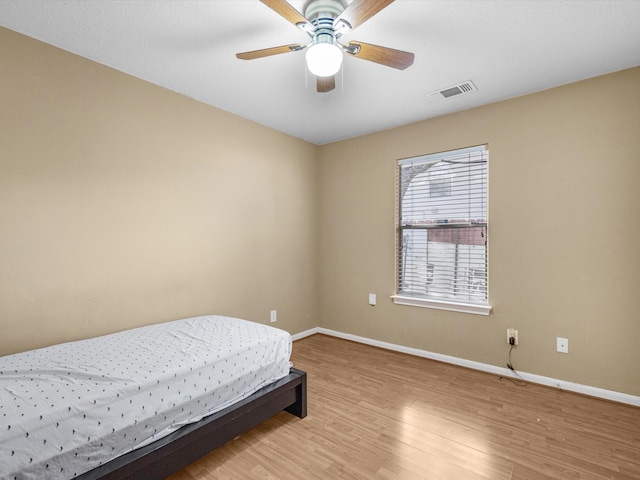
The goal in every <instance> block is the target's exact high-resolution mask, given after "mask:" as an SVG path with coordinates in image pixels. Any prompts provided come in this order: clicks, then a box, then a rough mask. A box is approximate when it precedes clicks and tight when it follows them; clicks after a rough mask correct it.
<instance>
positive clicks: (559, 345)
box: [556, 337, 569, 353]
mask: <svg viewBox="0 0 640 480" xmlns="http://www.w3.org/2000/svg"><path fill="white" fill-rule="evenodd" d="M556 351H558V352H560V353H569V339H568V338H562V337H558V338H556Z"/></svg>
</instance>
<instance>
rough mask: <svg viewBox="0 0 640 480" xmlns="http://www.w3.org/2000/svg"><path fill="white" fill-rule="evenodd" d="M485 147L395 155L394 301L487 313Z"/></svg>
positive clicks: (488, 310) (486, 157) (487, 154)
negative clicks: (396, 156) (396, 169)
mask: <svg viewBox="0 0 640 480" xmlns="http://www.w3.org/2000/svg"><path fill="white" fill-rule="evenodd" d="M488 160H489V152H488V150H487V148H486V146H479V147H471V148H465V149H461V150H453V151H449V152H443V153H437V154H433V155H424V156H420V157H414V158H408V159H404V160H400V161H399V162H398V205H397V206H398V217H397V218H398V239H397V262H396V263H397V266H398V272H397V294H396V295H394V296H393V300H394V302H395V303H399V304H405V305H416V306H425V307H433V308H444V309H447V310H457V311H463V312H469V313H480V314H485V315H487V314H489V312H490V310H491V307H490V306H489V305H488V295H487V278H488V277H487V174H488Z"/></svg>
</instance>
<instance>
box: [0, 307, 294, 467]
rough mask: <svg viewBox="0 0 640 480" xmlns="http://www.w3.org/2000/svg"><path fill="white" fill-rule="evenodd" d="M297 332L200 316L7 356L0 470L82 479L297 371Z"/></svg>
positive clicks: (2, 371) (0, 364)
mask: <svg viewBox="0 0 640 480" xmlns="http://www.w3.org/2000/svg"><path fill="white" fill-rule="evenodd" d="M290 355H291V336H290V335H289V334H288V333H287V332H285V331H283V330H279V329H276V328H273V327H270V326H267V325H262V324H258V323H254V322H249V321H246V320H240V319H236V318H230V317H222V316H201V317H194V318H188V319H183V320H178V321H174V322H167V323H162V324H157V325H151V326H148V327H142V328H137V329H133V330H127V331H124V332H119V333H115V334H112V335H106V336H102V337H97V338H93V339H89V340H82V341H78V342H71V343H65V344H61V345H55V346H52V347H48V348H43V349H38V350H32V351H28V352H23V353H18V354H15V355H8V356H5V357H0V478H1V479H3V480H4V479H11V480H14V479H17V480H28V479H34V480H35V479H38V480H41V479H66V478H74V477H75V476H77V475H80V474H81V473H84V472H86V471H88V470H91V469H92V468H94V467H97V466H99V465H101V464H103V463H106V462H108V461H109V460H112V459H114V458H116V457H118V456H120V455H122V454H124V453H127V452H129V451H131V450H134V449H136V448H139V447H141V446H143V445H146V444H148V443H151V442H153V441H155V440H157V439H159V438H162V437H163V436H165V435H168V434H169V433H171V432H172V431H174V430H176V429H178V428H180V427H181V426H183V425H186V424H189V423H192V422H196V421H198V420H200V419H202V418H203V417H205V416H207V415H210V414H213V413H215V412H217V411H219V410H221V409H223V408H225V407H227V406H229V405H231V404H233V403H235V402H237V401H239V400H241V399H243V398H245V397H247V396H249V395H251V394H252V393H254V392H255V391H257V390H259V389H260V388H262V387H264V386H266V385H268V384H270V383H272V382H274V381H275V380H278V379H280V378H282V377H284V376H286V375H287V374H288V373H289V369H290V366H291V364H290V361H289V360H290Z"/></svg>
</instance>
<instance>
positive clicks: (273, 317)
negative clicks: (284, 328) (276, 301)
mask: <svg viewBox="0 0 640 480" xmlns="http://www.w3.org/2000/svg"><path fill="white" fill-rule="evenodd" d="M277 321H278V311H277V310H271V323H273V322H277Z"/></svg>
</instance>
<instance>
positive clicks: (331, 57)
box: [306, 42, 342, 77]
mask: <svg viewBox="0 0 640 480" xmlns="http://www.w3.org/2000/svg"><path fill="white" fill-rule="evenodd" d="M306 58H307V68H308V69H309V71H310V72H311V73H312V74H314V75H315V76H316V77H331V76H333V75H335V74H336V73H338V72H339V71H340V67H341V66H342V50H340V48H339V47H338V46H337V45H335V43H333V42H318V43H314V44H313V45H311V46H310V47H309V48H308V49H307V54H306Z"/></svg>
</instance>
